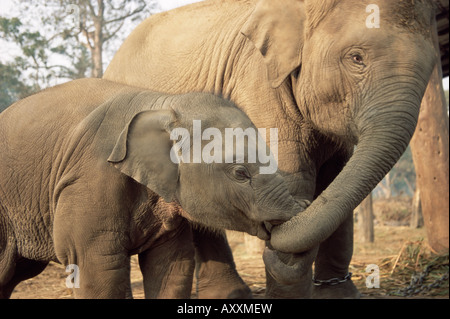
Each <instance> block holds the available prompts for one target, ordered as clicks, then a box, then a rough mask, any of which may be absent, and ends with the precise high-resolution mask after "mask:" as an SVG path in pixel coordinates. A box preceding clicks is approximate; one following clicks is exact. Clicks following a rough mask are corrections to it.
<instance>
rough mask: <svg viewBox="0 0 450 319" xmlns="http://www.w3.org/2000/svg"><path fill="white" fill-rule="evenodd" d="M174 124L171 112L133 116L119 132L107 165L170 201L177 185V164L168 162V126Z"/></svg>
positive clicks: (148, 112) (172, 112) (169, 148)
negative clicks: (112, 166) (110, 164)
mask: <svg viewBox="0 0 450 319" xmlns="http://www.w3.org/2000/svg"><path fill="white" fill-rule="evenodd" d="M175 121H176V115H175V113H174V111H172V110H158V111H144V112H141V113H138V114H136V115H135V116H134V117H133V119H132V120H131V121H130V122H129V123H128V125H127V126H126V127H125V128H124V129H123V131H122V133H121V134H120V136H119V138H118V139H117V141H116V145H115V146H114V149H113V151H112V152H111V154H110V156H109V158H108V162H110V163H112V164H113V165H114V166H115V167H116V168H117V169H119V170H120V171H121V172H122V173H124V174H125V175H128V176H130V177H131V178H133V179H134V180H136V181H137V182H139V183H141V184H143V185H145V186H147V187H148V188H149V189H151V190H152V191H154V192H155V193H157V194H158V195H160V196H162V197H163V198H164V200H165V201H166V202H171V201H173V199H174V194H175V191H176V189H177V185H178V164H175V163H173V162H172V161H171V160H170V150H171V148H172V145H173V141H171V140H170V127H171V126H172V124H173V123H174V122H175Z"/></svg>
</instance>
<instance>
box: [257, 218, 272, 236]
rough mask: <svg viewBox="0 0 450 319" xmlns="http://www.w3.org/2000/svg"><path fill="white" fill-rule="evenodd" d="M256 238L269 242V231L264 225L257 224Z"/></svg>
mask: <svg viewBox="0 0 450 319" xmlns="http://www.w3.org/2000/svg"><path fill="white" fill-rule="evenodd" d="M256 237H258V238H259V239H261V240H270V231H269V229H267V227H266V223H264V222H262V223H259V224H258V226H257V229H256Z"/></svg>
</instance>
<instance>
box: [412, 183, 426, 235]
mask: <svg viewBox="0 0 450 319" xmlns="http://www.w3.org/2000/svg"><path fill="white" fill-rule="evenodd" d="M411 211H412V213H411V221H410V224H409V226H410V227H411V228H421V227H423V215H422V204H421V203H420V189H419V188H416V191H415V192H414V196H413V201H412V210H411Z"/></svg>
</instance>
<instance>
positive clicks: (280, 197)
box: [108, 93, 306, 240]
mask: <svg viewBox="0 0 450 319" xmlns="http://www.w3.org/2000/svg"><path fill="white" fill-rule="evenodd" d="M165 103H168V104H170V107H169V108H168V109H163V110H151V111H143V112H140V113H138V114H136V115H135V116H134V117H133V118H132V120H131V121H130V122H129V123H128V125H127V126H126V127H125V128H124V129H123V131H122V133H121V134H120V136H119V137H118V139H117V141H116V144H115V147H114V149H113V151H112V153H111V155H110V157H109V159H108V161H109V162H111V163H113V165H114V166H115V167H116V168H118V169H119V170H120V171H121V172H122V173H124V174H126V175H128V176H130V177H132V178H133V179H134V180H136V181H137V182H139V183H141V184H143V185H145V186H147V187H148V188H149V189H151V190H152V191H153V192H155V193H157V194H158V195H160V196H161V197H163V198H164V200H165V201H166V202H176V203H178V204H179V205H180V206H181V207H182V208H183V209H182V214H184V215H183V216H184V217H186V218H187V219H189V220H192V221H194V222H196V223H198V224H200V225H204V226H207V227H212V228H226V229H231V230H237V231H245V232H248V233H250V234H251V235H256V236H258V237H259V238H261V239H264V240H267V239H269V232H268V231H267V229H266V227H265V224H264V223H265V222H268V223H270V224H280V223H281V222H284V221H287V220H288V219H289V218H291V217H292V216H294V215H295V214H296V213H297V212H298V211H299V210H304V208H305V207H306V203H302V202H297V201H295V200H294V199H293V197H292V196H291V195H290V193H289V191H288V189H287V186H286V183H285V181H284V179H283V178H282V177H281V175H280V174H279V173H278V172H277V171H276V170H275V172H274V173H272V174H264V173H261V172H264V169H263V168H264V167H266V168H267V166H265V163H263V162H260V161H259V160H251V158H250V160H249V157H251V155H250V154H251V150H252V149H253V151H258V152H259V150H258V147H261V145H260V144H259V145H258V144H256V140H255V139H256V137H257V135H256V134H255V135H254V136H253V135H251V134H250V133H251V132H255V133H257V132H258V130H257V129H256V128H255V127H254V125H253V123H252V122H251V121H250V120H249V119H248V117H247V116H246V115H245V113H243V112H242V111H240V110H239V109H238V108H237V107H236V106H235V105H234V104H232V103H231V102H230V101H227V100H224V99H222V98H219V97H217V96H213V95H210V94H201V93H191V94H185V95H178V96H175V97H174V98H173V101H171V102H165ZM198 125H201V127H197V126H198ZM235 129H241V131H242V132H247V133H248V134H247V137H246V138H243V139H241V140H239V141H238V138H237V137H236V143H235V144H234V138H235V136H232V137H231V143H232V144H231V147H229V144H227V143H226V141H225V139H227V138H228V135H227V134H229V132H230V131H229V130H232V131H234V130H235ZM260 138H261V137H260ZM222 142H224V143H222ZM240 143H241V144H242V145H239V144H240ZM250 144H251V145H250ZM249 145H250V146H249ZM251 146H253V148H252V147H251ZM241 147H243V148H244V149H247V150H248V152H243V153H242V152H239V150H240V149H242V148H241ZM266 147H267V146H266V144H265V142H264V145H263V148H264V151H266ZM252 154H253V153H252ZM211 155H213V156H211Z"/></svg>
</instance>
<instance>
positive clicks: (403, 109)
mask: <svg viewBox="0 0 450 319" xmlns="http://www.w3.org/2000/svg"><path fill="white" fill-rule="evenodd" d="M417 84H418V83H415V85H416V86H415V89H414V90H411V89H408V90H404V89H403V90H402V92H401V95H399V94H398V93H399V92H398V91H397V90H396V91H397V92H389V93H391V94H385V95H384V96H383V98H382V99H383V101H377V103H376V105H374V104H372V105H370V106H369V107H368V108H367V109H366V111H365V112H364V114H363V115H362V116H361V118H360V119H356V120H357V121H356V123H357V127H358V129H359V142H358V145H357V148H356V150H355V152H354V154H353V156H352V157H351V158H350V160H349V162H348V163H347V165H346V166H345V167H344V169H343V170H342V171H341V173H340V174H339V175H338V176H337V177H336V178H335V180H334V181H333V182H332V183H331V184H330V185H329V186H328V188H326V189H325V190H324V191H323V192H322V194H320V195H319V196H318V197H317V199H316V200H314V202H313V203H312V204H311V205H310V206H309V207H308V208H307V209H306V210H305V211H304V212H300V213H298V214H297V215H296V216H294V217H293V218H292V219H290V220H289V221H287V222H286V223H283V224H281V225H279V226H276V227H274V228H273V229H272V234H271V244H272V246H273V248H275V249H277V250H279V251H282V252H291V253H300V252H304V251H307V250H309V249H311V248H313V247H314V246H316V245H317V244H319V243H320V242H322V241H323V240H325V239H326V238H328V237H329V236H330V235H331V234H332V233H333V232H334V231H335V230H336V229H337V228H338V227H339V225H340V224H341V223H342V222H343V221H344V220H345V219H347V218H348V217H350V214H352V213H353V209H354V208H355V207H356V206H357V205H358V204H359V203H360V202H361V201H362V200H363V199H364V198H365V197H366V196H367V195H368V194H369V193H370V192H371V191H372V189H373V188H374V187H375V186H376V185H377V184H378V183H379V182H380V181H381V180H382V179H383V177H384V176H385V175H386V174H387V173H388V172H389V171H390V170H391V168H392V167H393V166H394V165H395V163H396V162H397V161H398V159H399V158H400V156H401V155H402V154H403V152H404V151H405V149H406V147H407V145H408V143H409V141H410V139H411V137H412V134H413V133H414V129H415V126H416V124H417V117H418V113H419V107H420V101H421V98H422V96H423V93H424V90H425V87H426V84H423V83H420V84H422V85H421V86H419V87H421V88H422V87H423V91H422V92H420V90H417ZM394 87H395V86H394ZM391 91H392V89H391ZM399 96H401V97H400V98H398V97H399ZM393 97H396V101H395V102H393V101H392V100H393Z"/></svg>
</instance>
